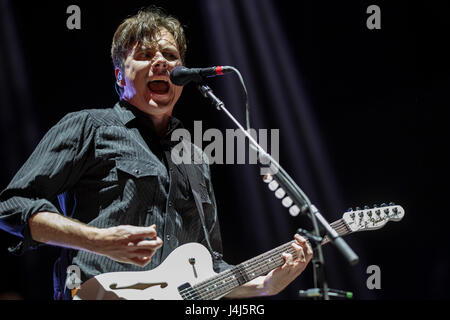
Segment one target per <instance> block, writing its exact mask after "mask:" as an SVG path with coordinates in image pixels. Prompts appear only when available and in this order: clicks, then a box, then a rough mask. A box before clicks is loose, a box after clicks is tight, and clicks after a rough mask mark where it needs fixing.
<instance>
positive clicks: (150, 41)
mask: <svg viewBox="0 0 450 320" xmlns="http://www.w3.org/2000/svg"><path fill="white" fill-rule="evenodd" d="M134 47H135V51H138V50H147V49H156V48H158V47H173V49H176V50H178V47H177V43H176V41H175V39H174V38H173V36H172V34H171V33H170V32H169V31H167V30H166V29H162V30H159V31H157V32H155V33H154V34H153V35H152V36H151V37H148V38H146V39H144V40H142V41H140V42H139V43H135V44H134Z"/></svg>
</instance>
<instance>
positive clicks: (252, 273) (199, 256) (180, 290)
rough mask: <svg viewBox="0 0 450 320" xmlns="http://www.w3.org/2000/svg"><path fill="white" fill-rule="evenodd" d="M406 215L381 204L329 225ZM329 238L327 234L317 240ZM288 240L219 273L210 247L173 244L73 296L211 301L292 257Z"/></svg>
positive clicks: (347, 227) (359, 225)
mask: <svg viewBox="0 0 450 320" xmlns="http://www.w3.org/2000/svg"><path fill="white" fill-rule="evenodd" d="M404 214H405V211H404V210H403V208H402V207H401V206H396V205H393V204H392V205H389V206H385V205H381V207H374V208H372V209H370V208H367V209H363V210H361V209H358V210H356V211H348V212H346V213H344V215H343V218H342V219H340V220H337V221H335V222H333V223H332V224H331V226H332V228H333V229H335V230H336V232H337V233H338V234H339V235H340V236H343V235H346V234H350V233H353V232H357V231H367V230H375V229H379V228H381V227H383V226H384V225H385V224H386V223H387V222H388V221H391V220H392V221H400V220H401V219H402V218H403V216H404ZM328 241H329V240H328V238H327V237H325V238H324V240H323V241H322V243H321V244H322V245H323V244H325V243H327V242H328ZM293 242H294V240H293V241H291V242H288V243H286V244H283V245H281V246H279V247H277V248H274V249H272V250H270V251H268V252H266V253H263V254H260V255H259V256H256V257H254V258H252V259H250V260H247V261H245V262H243V263H241V264H239V265H237V266H234V267H232V268H231V269H229V270H225V271H223V272H221V273H220V274H218V273H216V272H214V270H213V263H212V257H211V255H210V253H209V251H208V250H207V249H206V248H205V247H204V246H203V245H201V244H199V243H188V244H185V245H182V246H180V247H178V248H177V249H175V250H174V251H173V252H172V253H171V254H170V255H169V256H168V257H167V259H166V260H164V262H163V263H162V264H161V265H159V266H158V267H157V268H155V269H153V270H150V271H138V272H136V271H132V272H110V273H104V274H100V275H98V276H95V277H94V278H92V279H89V280H88V281H86V282H85V283H84V284H83V285H82V286H81V287H80V289H79V290H78V291H77V293H76V295H75V296H74V300H118V299H125V300H182V299H189V300H191V299H196V300H212V299H220V298H221V297H223V296H224V295H226V294H227V293H228V292H230V291H231V290H232V289H233V288H236V287H238V286H240V285H242V284H243V283H246V282H248V281H250V280H252V279H255V278H256V277H257V276H261V275H264V274H267V272H269V271H270V270H273V269H275V268H276V267H279V266H282V265H283V264H284V260H283V258H282V256H281V254H282V253H283V252H288V253H291V254H292V255H293V257H294V258H296V256H295V255H296V252H295V250H294V249H293V247H292V243H293Z"/></svg>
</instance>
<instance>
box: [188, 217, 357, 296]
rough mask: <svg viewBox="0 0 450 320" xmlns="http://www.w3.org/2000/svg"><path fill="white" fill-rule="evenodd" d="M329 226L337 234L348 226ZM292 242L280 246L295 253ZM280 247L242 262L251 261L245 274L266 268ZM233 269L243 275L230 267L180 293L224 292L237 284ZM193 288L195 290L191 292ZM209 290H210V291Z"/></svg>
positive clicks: (277, 254)
mask: <svg viewBox="0 0 450 320" xmlns="http://www.w3.org/2000/svg"><path fill="white" fill-rule="evenodd" d="M331 226H332V227H333V229H335V230H336V231H337V232H338V233H339V234H340V233H341V232H348V231H349V230H348V227H346V223H345V222H344V221H342V219H340V220H338V221H335V222H333V223H331ZM293 242H294V241H291V242H289V243H287V244H284V245H282V246H280V247H285V246H289V247H288V248H287V249H288V250H290V251H292V253H293V254H294V255H295V250H294V249H293V248H292V247H291V246H290V244H291V243H293ZM280 247H278V248H275V249H273V250H270V251H269V252H266V253H265V254H262V255H260V256H257V257H255V258H254V259H251V260H249V261H247V262H244V263H243V264H242V266H244V267H245V264H248V263H250V262H251V263H252V266H250V268H249V269H248V270H245V271H246V272H245V273H246V275H247V276H248V274H249V272H248V271H250V274H251V275H252V276H253V277H254V276H255V272H262V270H264V271H265V270H268V268H267V265H268V264H269V263H268V262H267V260H269V259H270V260H271V261H270V262H271V263H272V264H273V258H274V257H276V256H279V253H278V251H279V250H277V249H281V248H280ZM283 249H284V248H283ZM279 258H280V259H279V261H280V262H279V263H277V264H280V263H281V264H282V263H283V260H282V258H281V257H279ZM252 260H254V261H252ZM269 265H270V264H269ZM239 266H240V265H239ZM270 268H272V266H270ZM273 268H276V266H273ZM273 268H272V269H273ZM272 269H270V270H272ZM270 270H268V271H270ZM227 271H228V272H227ZM235 271H238V272H239V273H240V274H241V277H244V276H243V274H242V270H240V268H237V267H235V268H232V269H229V270H226V271H224V272H223V273H222V274H221V275H220V276H219V277H214V278H213V279H210V280H206V281H203V282H201V283H198V284H197V285H195V286H193V287H190V288H186V289H183V290H180V294H182V295H184V296H187V298H189V297H193V296H195V295H196V293H197V295H203V296H204V297H213V296H214V295H217V293H219V294H218V295H220V294H222V293H223V292H226V291H227V290H229V289H230V288H231V289H232V288H233V287H234V286H235V285H236V284H235V283H236V282H237V283H238V285H239V281H238V280H237V279H236V277H235V276H233V274H234V273H235ZM230 276H231V277H230ZM244 278H245V277H244ZM227 280H228V281H227ZM214 283H220V284H219V285H217V284H216V285H215V286H214V287H213V286H212V285H213V284H214ZM209 287H210V288H209ZM224 289H225V290H224ZM194 290H195V292H193V291H194ZM210 290H212V291H210ZM214 291H215V292H214ZM205 292H206V293H205ZM218 295H217V296H218Z"/></svg>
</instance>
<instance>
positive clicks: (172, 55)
mask: <svg viewBox="0 0 450 320" xmlns="http://www.w3.org/2000/svg"><path fill="white" fill-rule="evenodd" d="M164 56H165V58H166V59H169V60H176V59H178V56H177V55H176V54H174V53H171V52H166V53H164Z"/></svg>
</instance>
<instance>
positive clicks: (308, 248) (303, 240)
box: [294, 234, 313, 255]
mask: <svg viewBox="0 0 450 320" xmlns="http://www.w3.org/2000/svg"><path fill="white" fill-rule="evenodd" d="M294 238H295V240H297V242H298V243H299V244H300V245H301V246H302V247H303V248H304V249H306V254H307V255H312V254H313V250H312V247H311V244H310V243H309V241H308V239H306V238H304V237H302V236H301V235H299V234H295V235H294Z"/></svg>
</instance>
